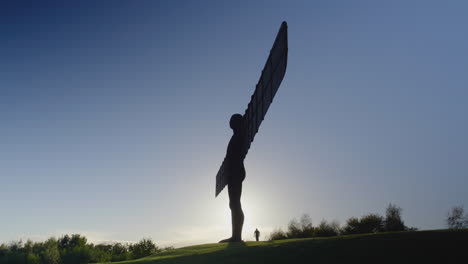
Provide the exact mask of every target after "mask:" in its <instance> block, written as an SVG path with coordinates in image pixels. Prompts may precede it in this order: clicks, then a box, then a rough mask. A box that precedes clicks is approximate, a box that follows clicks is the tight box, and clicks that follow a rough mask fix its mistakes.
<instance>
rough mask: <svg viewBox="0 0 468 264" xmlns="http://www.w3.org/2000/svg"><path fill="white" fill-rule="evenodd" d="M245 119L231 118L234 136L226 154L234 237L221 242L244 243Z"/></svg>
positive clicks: (236, 116) (238, 115)
mask: <svg viewBox="0 0 468 264" xmlns="http://www.w3.org/2000/svg"><path fill="white" fill-rule="evenodd" d="M242 122H243V117H242V115H240V114H234V115H232V116H231V120H230V121H229V126H230V127H231V128H232V130H233V132H234V135H232V137H231V140H230V141H229V145H228V148H227V153H226V171H227V178H228V194H229V208H230V209H231V222H232V236H231V237H230V238H227V239H224V240H221V241H220V243H221V242H240V241H242V226H243V225H244V212H242V207H241V194H242V182H243V181H244V179H245V168H244V154H243V153H244V150H243V148H244V142H245V139H244V135H243V133H242V131H243V129H242V128H243V124H242Z"/></svg>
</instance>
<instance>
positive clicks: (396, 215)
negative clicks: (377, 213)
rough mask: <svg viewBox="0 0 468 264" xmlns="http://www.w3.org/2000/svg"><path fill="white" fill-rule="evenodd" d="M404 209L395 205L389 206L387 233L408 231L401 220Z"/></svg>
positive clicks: (386, 215) (385, 222) (386, 214)
mask: <svg viewBox="0 0 468 264" xmlns="http://www.w3.org/2000/svg"><path fill="white" fill-rule="evenodd" d="M401 211H402V209H401V208H400V207H398V206H396V205H394V204H391V203H390V204H389V205H388V207H387V210H386V213H385V221H384V228H385V231H403V230H405V229H406V226H405V224H404V223H403V220H402V219H401Z"/></svg>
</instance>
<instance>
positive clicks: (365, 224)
mask: <svg viewBox="0 0 468 264" xmlns="http://www.w3.org/2000/svg"><path fill="white" fill-rule="evenodd" d="M401 212H402V209H401V208H400V207H398V206H396V205H394V204H389V205H388V207H387V209H386V212H385V216H381V215H379V214H373V213H371V214H367V215H364V216H362V217H360V218H357V217H350V218H348V220H347V221H346V223H345V224H344V225H343V226H340V224H339V223H338V222H336V221H330V222H329V221H326V220H322V221H321V222H320V223H319V225H318V226H313V225H312V219H311V218H310V216H309V215H307V214H304V215H302V217H301V218H300V219H299V220H297V219H295V218H294V219H292V220H291V221H290V222H289V224H288V228H287V230H286V231H283V230H282V229H281V228H279V229H276V230H274V231H273V232H272V233H271V234H270V240H279V239H288V238H308V237H329V236H338V235H353V234H365V233H378V232H389V231H404V230H417V229H416V228H414V227H411V228H410V227H407V226H406V225H405V223H404V221H403V219H402V216H401Z"/></svg>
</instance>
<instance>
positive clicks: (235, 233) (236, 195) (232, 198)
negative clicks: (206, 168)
mask: <svg viewBox="0 0 468 264" xmlns="http://www.w3.org/2000/svg"><path fill="white" fill-rule="evenodd" d="M228 193H229V208H230V209H231V223H232V236H231V237H230V238H228V239H224V240H221V241H220V243H222V242H240V241H242V227H243V226H244V212H243V211H242V206H241V201H240V199H241V194H242V181H238V182H232V183H229V184H228Z"/></svg>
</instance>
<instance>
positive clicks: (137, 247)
mask: <svg viewBox="0 0 468 264" xmlns="http://www.w3.org/2000/svg"><path fill="white" fill-rule="evenodd" d="M130 251H131V253H132V256H133V258H134V259H138V258H143V257H146V256H149V255H151V254H153V253H156V252H159V251H160V250H159V248H158V247H157V246H156V245H155V244H154V243H153V241H152V240H151V239H150V238H143V239H142V240H140V241H139V242H138V243H136V244H133V245H131V246H130Z"/></svg>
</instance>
